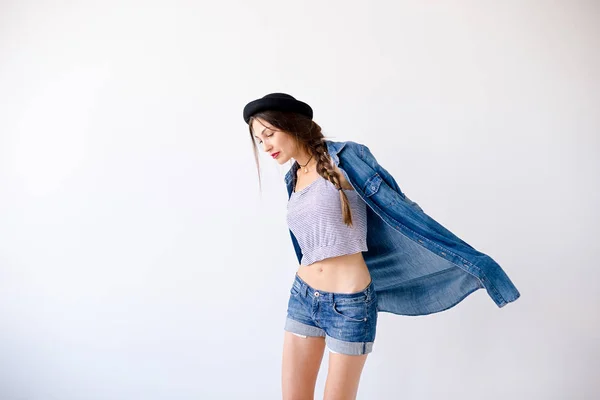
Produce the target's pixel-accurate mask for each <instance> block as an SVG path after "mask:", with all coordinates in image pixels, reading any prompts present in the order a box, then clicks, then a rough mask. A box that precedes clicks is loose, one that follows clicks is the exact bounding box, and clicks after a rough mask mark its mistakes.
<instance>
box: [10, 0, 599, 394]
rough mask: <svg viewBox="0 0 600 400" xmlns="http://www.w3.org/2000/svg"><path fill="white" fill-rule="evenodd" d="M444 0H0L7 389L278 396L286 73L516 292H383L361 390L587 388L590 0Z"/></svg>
mask: <svg viewBox="0 0 600 400" xmlns="http://www.w3.org/2000/svg"><path fill="white" fill-rule="evenodd" d="M440 3H441V2H424V1H413V2H408V1H401V2H398V1H387V2H384V1H370V2H362V1H361V2H359V1H336V2H331V1H324V2H323V1H320V2H317V1H302V2H284V1H253V2H248V1H223V2H200V1H187V2H185V1H179V2H174V1H170V2H166V1H163V2H148V1H144V2H142V1H138V2H136V1H119V2H114V3H111V2H107V1H97V2H83V1H46V2H41V1H40V2H34V1H7V0H4V1H2V2H1V3H0V399H2V400H58V399H60V400H71V399H73V400H96V399H97V400H117V399H123V400H129V399H145V400H155V399H169V400H171V399H277V398H280V397H281V394H280V393H281V383H280V381H281V375H280V374H281V351H282V343H283V324H284V319H285V312H286V306H287V300H288V295H289V288H290V286H291V283H292V280H293V277H294V273H295V271H296V268H297V260H296V257H295V254H294V251H293V246H292V243H291V241H290V237H289V233H288V230H287V226H286V222H285V211H286V201H287V192H286V190H285V186H284V183H283V176H284V175H285V172H286V171H287V169H288V168H289V164H286V165H284V166H278V165H277V164H276V163H275V162H274V161H273V160H271V159H269V157H268V156H267V155H266V154H264V153H263V154H261V170H262V179H263V188H262V192H260V191H259V188H258V176H257V171H256V166H255V164H254V158H253V153H252V148H251V142H250V139H249V133H248V129H247V125H246V124H245V123H244V121H243V119H242V109H243V107H244V105H245V104H246V103H247V102H249V101H251V100H254V99H256V98H258V97H262V96H264V95H265V94H267V93H271V92H286V93H290V94H292V95H294V96H295V97H297V98H298V99H301V100H303V101H306V102H307V103H309V104H310V105H311V106H312V107H313V109H314V110H315V115H314V119H315V121H317V122H318V123H319V124H320V125H321V126H322V127H323V131H324V134H325V135H326V137H327V138H329V139H331V140H339V141H341V140H353V141H358V142H360V143H365V144H367V145H368V146H369V147H370V149H371V150H372V152H373V153H374V154H375V156H376V157H377V158H378V160H379V162H380V163H381V164H382V165H383V166H384V167H385V168H386V169H388V170H389V171H390V172H391V173H392V174H393V176H394V177H395V178H396V180H397V181H398V183H399V185H400V187H401V188H402V190H403V191H404V192H405V193H406V194H407V195H408V196H409V197H410V198H411V199H413V200H414V201H416V202H417V203H418V204H419V205H420V206H421V207H422V208H423V209H424V210H425V211H426V212H427V213H428V214H429V215H430V216H432V217H433V218H434V219H436V220H437V221H438V222H440V223H442V224H443V225H444V226H446V227H447V228H448V229H450V230H451V231H452V232H454V233H455V234H457V235H458V236H459V237H461V238H462V239H464V240H465V241H467V242H468V243H469V244H471V245H472V246H474V247H475V248H477V249H478V250H480V251H483V252H484V253H486V254H489V255H491V256H492V257H493V258H494V259H495V260H496V261H498V262H499V263H500V265H501V266H502V267H503V268H504V269H505V271H506V272H507V273H508V275H509V276H510V278H511V279H512V280H513V282H514V283H515V285H516V286H517V288H518V289H519V290H520V291H521V298H520V299H519V300H517V301H516V302H515V303H511V304H509V305H507V306H506V307H504V308H502V309H499V308H497V307H496V306H495V304H494V303H493V302H492V300H491V298H489V297H488V295H487V294H486V292H485V291H483V290H480V291H477V292H475V293H474V294H472V295H471V296H469V297H468V298H467V299H466V300H465V301H463V302H462V303H460V304H459V305H458V306H456V307H454V308H452V309H450V310H448V311H447V312H443V313H439V314H435V315H430V316H425V317H403V316H397V315H394V314H388V313H380V318H379V325H378V332H377V340H376V342H375V347H374V352H373V353H372V354H371V355H370V356H369V358H368V360H367V364H366V366H365V369H364V372H363V375H362V378H361V385H360V389H359V394H358V398H359V399H378V400H379V399H382V400H387V399H460V400H469V399H487V400H495V399H498V400H499V399H506V398H510V399H527V400H530V399H543V400H551V399H569V400H571V399H597V398H598V396H600V388H599V386H598V383H597V381H596V382H594V379H597V378H598V376H599V374H600V345H599V344H598V343H599V342H598V339H599V336H600V335H599V332H598V331H599V329H598V328H599V325H600V312H599V309H598V308H599V307H598V306H599V304H600V290H599V289H600V287H599V286H600V279H599V278H600V273H599V269H600V265H599V261H598V249H599V245H598V237H599V236H600V228H599V223H600V218H599V214H600V213H599V211H598V209H599V206H600V187H599V186H600V179H599V171H600V168H599V167H600V162H599V158H600V157H599V156H600V113H599V111H598V110H599V109H600V74H599V72H598V71H600V45H599V42H600V28H599V17H600V4H599V2H597V1H566V0H565V1H516V0H515V1H504V2H500V1H496V2H493V1H470V2H469V1H454V2H443V3H442V4H440ZM327 357H328V356H327V355H326V356H325V358H324V360H323V365H322V369H321V372H320V375H319V379H318V382H317V388H316V398H321V397H322V392H323V388H324V384H325V379H326V371H327V359H328V358H327Z"/></svg>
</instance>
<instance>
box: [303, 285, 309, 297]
mask: <svg viewBox="0 0 600 400" xmlns="http://www.w3.org/2000/svg"><path fill="white" fill-rule="evenodd" d="M307 292H308V286H306V285H305V284H304V285H302V297H306V293H307Z"/></svg>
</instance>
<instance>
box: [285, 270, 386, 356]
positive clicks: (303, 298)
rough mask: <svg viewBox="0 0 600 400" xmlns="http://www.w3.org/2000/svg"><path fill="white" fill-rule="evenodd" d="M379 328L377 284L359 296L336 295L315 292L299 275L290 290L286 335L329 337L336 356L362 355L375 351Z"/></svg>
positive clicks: (355, 294)
mask: <svg viewBox="0 0 600 400" xmlns="http://www.w3.org/2000/svg"><path fill="white" fill-rule="evenodd" d="M376 328H377V294H376V293H375V288H374V286H373V281H371V283H369V285H368V286H367V287H366V288H365V289H363V290H361V291H359V292H355V293H334V292H325V291H323V290H317V289H314V288H312V287H311V286H309V285H308V284H307V283H306V282H304V281H303V280H302V279H301V278H300V277H299V276H298V274H296V277H295V278H294V283H293V284H292V288H291V289H290V299H289V302H288V309H287V318H286V321H285V327H284V329H285V330H286V331H289V332H292V333H294V334H296V335H298V336H302V337H306V336H317V337H325V343H326V344H327V348H328V349H329V350H330V351H331V352H333V353H341V354H348V355H361V354H367V353H370V352H371V351H373V342H374V341H375V331H376Z"/></svg>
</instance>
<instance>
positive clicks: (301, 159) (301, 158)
mask: <svg viewBox="0 0 600 400" xmlns="http://www.w3.org/2000/svg"><path fill="white" fill-rule="evenodd" d="M294 159H295V160H296V161H297V162H298V164H300V165H302V166H306V167H310V166H311V165H313V164H316V162H317V160H316V158H315V156H312V158H311V156H310V154H308V153H306V152H302V154H298V155H297V156H296V157H294ZM309 160H310V161H309ZM306 163H309V164H308V165H307V164H306Z"/></svg>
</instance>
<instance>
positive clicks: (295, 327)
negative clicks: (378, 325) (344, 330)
mask: <svg viewBox="0 0 600 400" xmlns="http://www.w3.org/2000/svg"><path fill="white" fill-rule="evenodd" d="M284 330H286V331H288V332H291V333H294V334H296V335H301V336H311V337H324V338H325V344H326V345H327V348H328V349H329V351H331V352H332V353H339V354H346V355H350V356H359V355H363V354H368V353H370V352H372V351H373V342H345V341H343V340H339V339H336V338H333V337H331V336H329V335H327V334H326V333H325V331H324V330H323V329H321V328H319V327H316V326H312V325H308V324H305V323H302V322H299V321H296V320H295V319H291V318H290V317H287V318H286V320H285V327H284Z"/></svg>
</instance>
